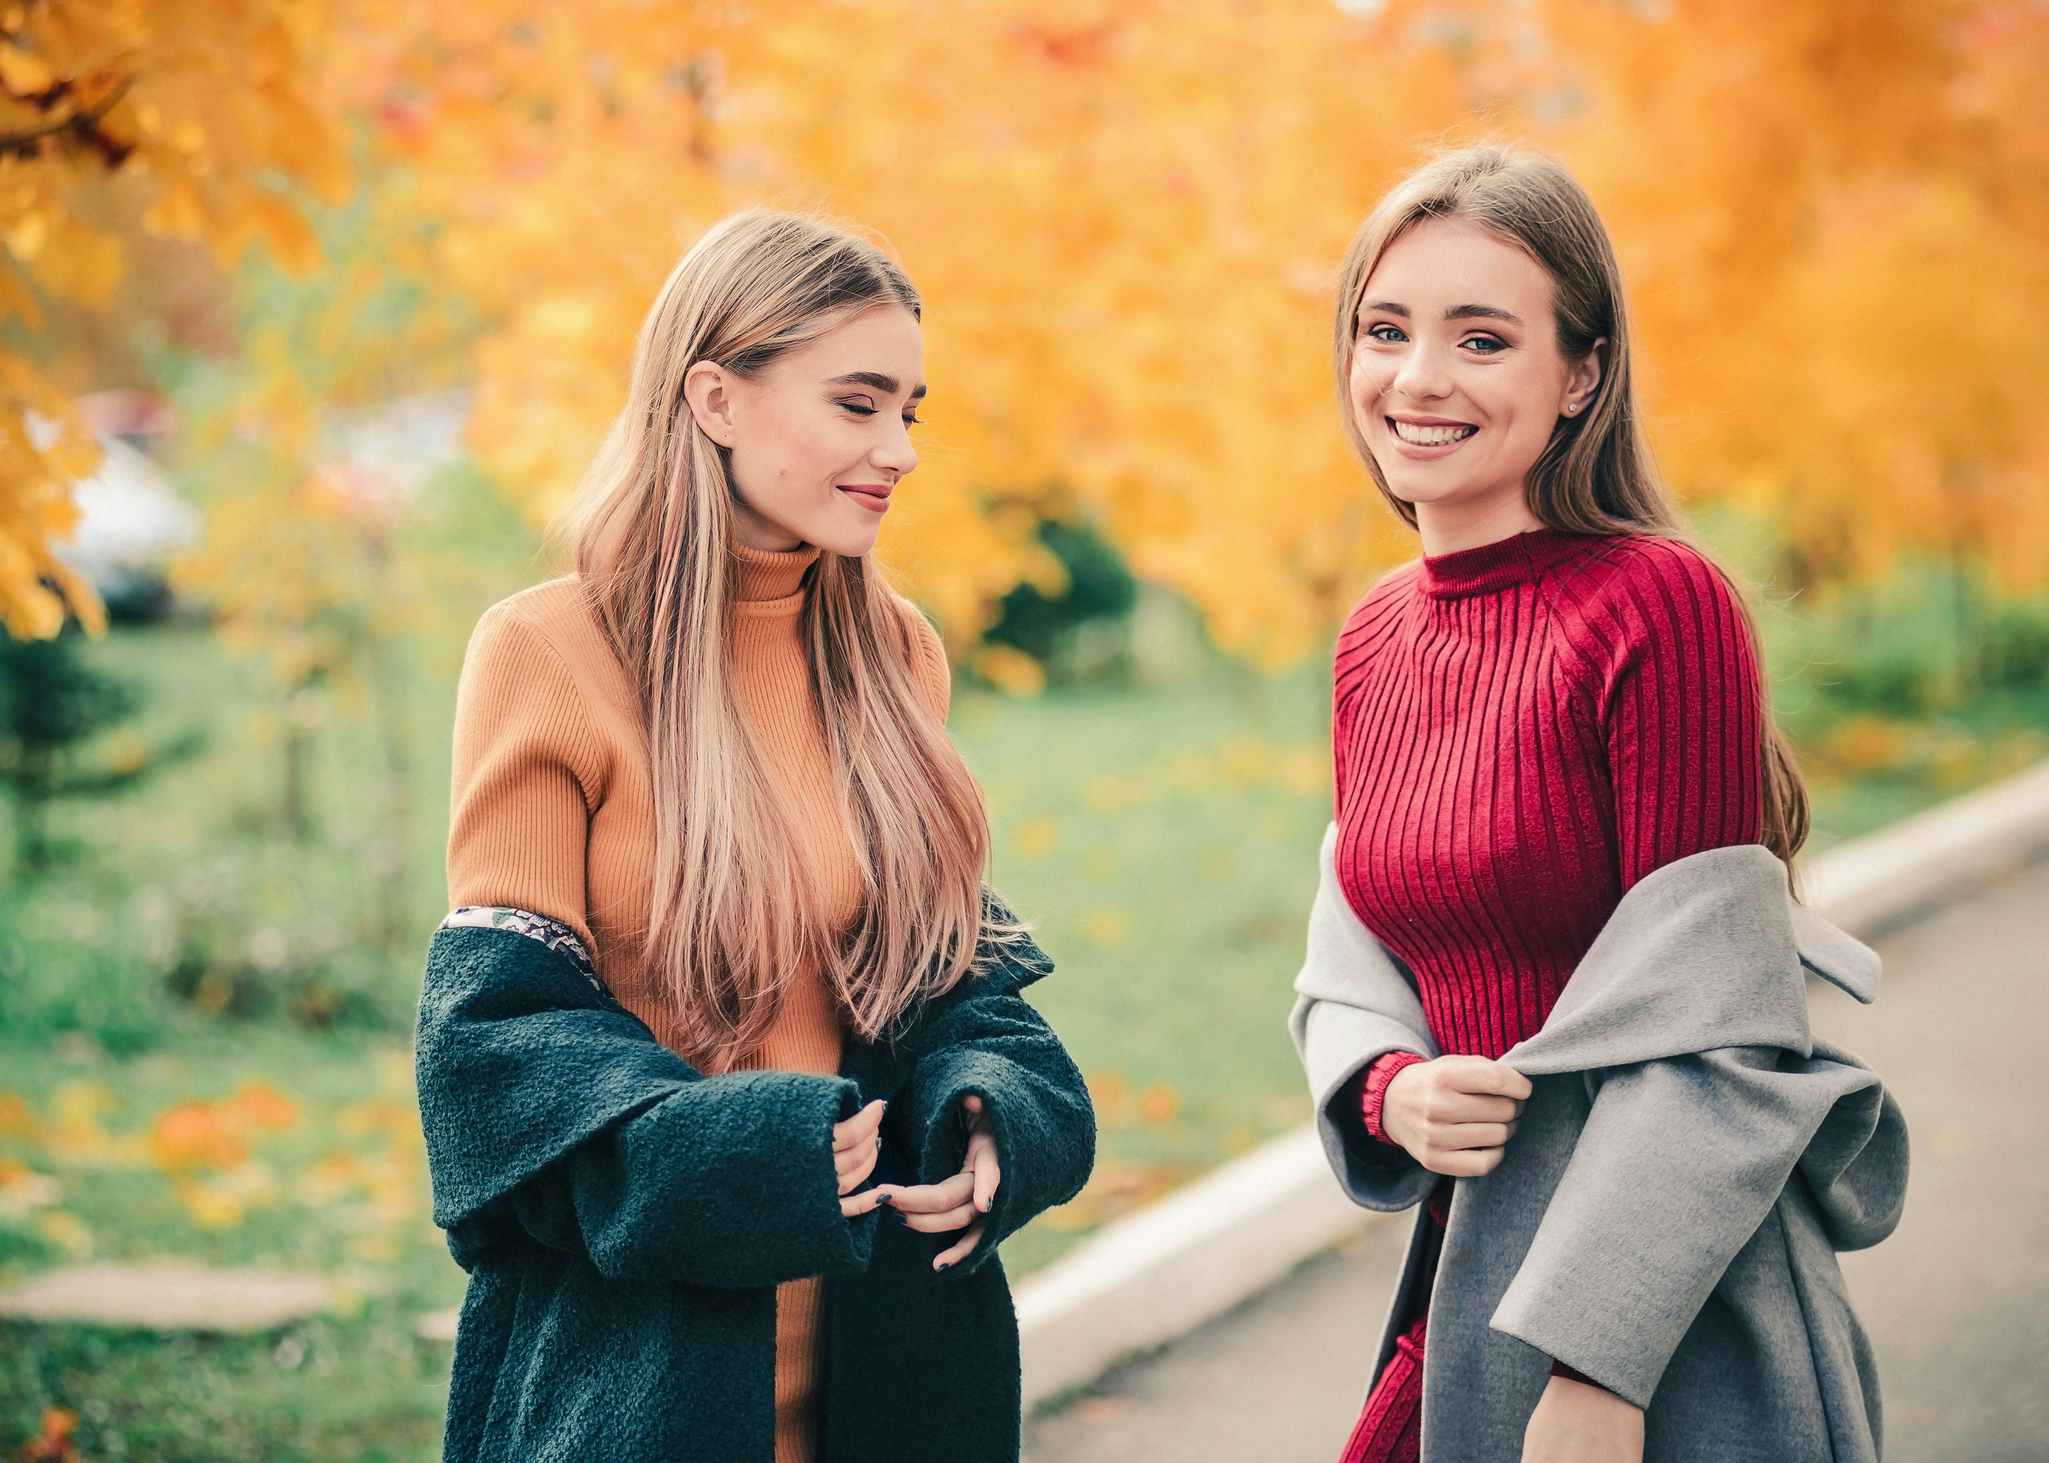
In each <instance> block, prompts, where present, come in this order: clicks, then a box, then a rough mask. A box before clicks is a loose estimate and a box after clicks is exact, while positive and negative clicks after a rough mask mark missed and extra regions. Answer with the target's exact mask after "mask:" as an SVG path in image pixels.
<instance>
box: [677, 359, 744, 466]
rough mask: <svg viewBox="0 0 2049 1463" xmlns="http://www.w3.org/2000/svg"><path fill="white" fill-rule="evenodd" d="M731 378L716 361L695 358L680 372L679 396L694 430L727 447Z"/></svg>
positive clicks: (730, 427)
mask: <svg viewBox="0 0 2049 1463" xmlns="http://www.w3.org/2000/svg"><path fill="white" fill-rule="evenodd" d="M732 386H733V378H732V377H731V376H729V375H727V374H726V368H725V367H724V366H721V365H719V364H718V363H717V362H716V361H699V362H698V363H697V364H696V365H694V366H692V367H691V368H690V369H689V370H688V371H686V372H684V373H683V399H684V401H686V402H688V403H689V405H690V415H691V416H692V417H693V418H694V419H695V420H696V422H697V429H698V430H699V431H700V432H703V433H704V435H705V436H707V437H709V438H711V439H712V441H714V442H716V443H718V444H719V446H721V447H731V446H732V445H733V439H734V436H735V435H736V434H735V432H734V427H733V391H732Z"/></svg>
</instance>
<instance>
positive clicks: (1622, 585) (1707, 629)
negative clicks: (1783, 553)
mask: <svg viewBox="0 0 2049 1463" xmlns="http://www.w3.org/2000/svg"><path fill="white" fill-rule="evenodd" d="M1547 587H1548V589H1549V591H1550V593H1549V595H1548V598H1549V600H1550V604H1551V611H1552V615H1553V617H1554V624H1555V627H1556V631H1557V635H1558V641H1555V642H1554V643H1561V642H1562V646H1563V648H1564V649H1565V650H1566V651H1567V652H1568V653H1569V655H1570V657H1571V659H1573V660H1574V661H1577V662H1578V663H1579V664H1580V665H1581V666H1583V667H1584V669H1585V670H1586V672H1587V673H1588V674H1590V675H1593V676H1596V677H1598V678H1602V679H1606V678H1607V677H1610V676H1612V675H1613V674H1614V673H1615V672H1616V671H1617V670H1618V669H1619V668H1620V667H1622V666H1625V665H1628V664H1630V663H1633V662H1636V661H1639V660H1642V659H1644V658H1645V657H1647V656H1653V655H1656V656H1667V655H1669V654H1670V652H1671V651H1672V650H1673V648H1675V647H1678V646H1691V647H1694V648H1695V652H1696V656H1698V655H1700V654H1706V653H1707V651H1706V649H1705V648H1706V647H1712V646H1719V647H1723V648H1724V652H1725V654H1726V655H1727V656H1729V657H1735V656H1737V655H1739V654H1743V655H1748V654H1751V653H1753V652H1752V651H1751V642H1752V634H1751V631H1750V630H1749V628H1748V616H1747V615H1746V614H1745V612H1744V608H1743V596H1742V594H1741V592H1740V591H1739V590H1738V589H1737V587H1736V585H1735V584H1734V583H1732V582H1731V581H1730V579H1729V578H1728V577H1727V576H1726V575H1725V573H1724V571H1723V570H1722V568H1721V567H1720V566H1719V565H1718V564H1717V563H1716V562H1715V560H1714V559H1713V558H1712V557H1711V556H1710V555H1709V554H1708V553H1707V552H1706V551H1705V550H1703V549H1701V548H1699V547H1698V546H1696V545H1694V544H1692V543H1689V542H1687V541H1686V540H1685V539H1681V538H1673V537H1669V536H1666V535H1663V534H1651V533H1628V534H1613V535H1608V536H1604V537H1602V538H1601V539H1599V540H1598V541H1597V542H1595V543H1593V544H1591V545H1590V546H1589V548H1588V549H1587V551H1586V552H1585V553H1583V554H1580V555H1578V556H1576V557H1575V558H1573V559H1571V560H1569V561H1568V562H1566V563H1564V564H1562V565H1560V566H1559V568H1558V571H1557V573H1556V575H1555V577H1554V578H1553V580H1552V583H1551V584H1550V585H1549V586H1547Z"/></svg>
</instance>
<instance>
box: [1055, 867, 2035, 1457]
mask: <svg viewBox="0 0 2049 1463" xmlns="http://www.w3.org/2000/svg"><path fill="white" fill-rule="evenodd" d="M1877 948H1878V951H1879V953H1880V955H1881V956H1882V957H1883V959H1884V963H1885V987H1884V990H1883V991H1882V993H1881V995H1880V997H1879V1000H1878V1003H1877V1004H1876V1005H1875V1006H1872V1007H1869V1008H1866V1007H1861V1006H1858V1005H1856V1004H1855V1003H1854V1002H1852V1001H1851V1000H1850V999H1849V998H1848V997H1846V996H1842V995H1840V994H1839V993H1837V992H1836V991H1834V989H1833V988H1829V989H1826V990H1824V991H1822V992H1821V993H1820V994H1818V995H1817V997H1816V1000H1815V1008H1814V1027H1815V1032H1816V1034H1817V1035H1820V1036H1824V1037H1827V1038H1828V1039H1829V1040H1831V1041H1834V1042H1836V1043H1837V1044H1839V1045H1841V1046H1844V1047H1847V1048H1848V1049H1849V1050H1851V1051H1853V1052H1855V1053H1857V1054H1858V1055H1859V1056H1860V1057H1862V1058H1863V1059H1864V1060H1865V1061H1866V1062H1868V1063H1869V1064H1870V1065H1871V1066H1872V1067H1874V1068H1875V1069H1876V1070H1877V1071H1878V1072H1880V1073H1881V1074H1882V1075H1883V1076H1884V1077H1885V1079H1886V1081H1887V1083H1888V1085H1889V1086H1890V1087H1891V1088H1892V1090H1893V1092H1894V1093H1895V1094H1896V1095H1897V1097H1898V1099H1899V1101H1900V1104H1901V1106H1902V1107H1903V1108H1904V1109H1905V1111H1906V1114H1907V1122H1908V1127H1909V1132H1910V1134H1911V1136H1912V1142H1913V1162H1912V1179H1911V1182H1910V1185H1909V1189H1908V1199H1907V1211H1906V1217H1905V1219H1904V1220H1903V1221H1902V1222H1901V1225H1900V1228H1899V1230H1898V1231H1897V1232H1896V1233H1895V1234H1894V1235H1893V1237H1892V1238H1891V1239H1889V1240H1888V1241H1886V1242H1885V1243H1884V1244H1882V1245H1880V1246H1878V1247H1877V1248H1875V1249H1872V1250H1868V1251H1865V1252H1863V1253H1861V1254H1855V1255H1846V1256H1844V1257H1843V1268H1844V1272H1845V1274H1846V1276H1847V1277H1848V1280H1849V1284H1850V1291H1851V1295H1852V1297H1853V1299H1854V1300H1855V1302H1856V1304H1857V1307H1858V1310H1859V1313H1860V1314H1861V1315H1862V1316H1863V1318H1864V1322H1865V1324H1866V1327H1867V1328H1868V1329H1869V1331H1870V1332H1871V1336H1872V1340H1873V1344H1874V1345H1875V1347H1876V1348H1877V1351H1878V1358H1879V1370H1880V1376H1881V1379H1882V1386H1883V1394H1884V1399H1885V1422H1886V1456H1887V1457H1888V1458H1890V1459H1899V1460H1909V1463H2049V1362H2045V1360H2044V1358H2045V1357H2049V1102H2045V1101H2044V1100H2043V1098H2042V1096H2041V1094H2040V1093H2038V1092H2036V1091H2034V1082H2033V1080H2030V1074H2034V1073H2038V1072H2039V1071H2040V1070H2041V1067H2042V1059H2041V1051H2042V1046H2043V1043H2044V1040H2045V1037H2049V862H2038V863H2035V864H2032V865H2030V866H2028V867H2026V868H2023V869H2019V870H2016V871H2014V872H2013V873H2011V874H2010V875H2008V876H2007V877H2006V878H2003V879H2001V880H1999V881H1998V882H1996V883H1995V884H1992V885H1991V886H1989V887H1987V888H1984V889H1982V890H1981V891H1979V892H1978V893H1977V894H1975V895H1974V896H1972V897H1971V898H1970V899H1969V900H1967V901H1965V902H1963V903H1960V904H1957V905H1953V906H1951V907H1950V908H1947V909H1944V910H1941V911H1939V912H1937V913H1935V914H1933V915H1930V916H1928V917H1927V918H1925V919H1922V920H1920V921H1919V922H1917V923H1915V924H1913V925H1911V926H1909V927H1907V928H1905V929H1902V930H1900V931H1898V932H1896V933H1894V934H1892V935H1891V936H1889V937H1887V938H1885V939H1883V940H1881V941H1880V942H1879V943H1878V947H1877ZM1405 1222H1406V1221H1404V1223H1405ZM1401 1228H1402V1225H1400V1224H1393V1223H1386V1222H1382V1223H1378V1224H1375V1225H1374V1226H1373V1227H1371V1228H1370V1229H1369V1230H1368V1231H1367V1232H1366V1233H1365V1235H1364V1236H1363V1237H1362V1238H1361V1239H1360V1240H1359V1241H1357V1242H1356V1243H1355V1244H1353V1245H1352V1246H1350V1247H1349V1248H1348V1249H1347V1250H1345V1251H1341V1252H1339V1253H1336V1254H1332V1255H1327V1256H1324V1257H1323V1258H1321V1259H1318V1260H1315V1261H1312V1262H1310V1263H1309V1264H1308V1265H1305V1266H1304V1267H1302V1268H1301V1269H1300V1270H1298V1271H1297V1272H1296V1273H1295V1274H1294V1275H1293V1276H1292V1277H1290V1279H1289V1280H1287V1281H1286V1282H1284V1283H1283V1284H1282V1285H1280V1286H1278V1287H1277V1288H1275V1289H1274V1290H1272V1291H1270V1292H1268V1293H1267V1294H1266V1295H1263V1296H1260V1297H1258V1298H1256V1299H1254V1300H1252V1301H1250V1302H1248V1303H1247V1304H1246V1305H1244V1306H1242V1307H1240V1308H1239V1309H1238V1310H1237V1311H1235V1312H1233V1313H1232V1314H1231V1315H1229V1316H1226V1317H1224V1318H1222V1319H1221V1320H1219V1321H1217V1322H1215V1323H1213V1324H1212V1325H1210V1326H1209V1327H1207V1328H1205V1329H1204V1330H1202V1331H1199V1332H1197V1333H1196V1334H1195V1335H1193V1336H1191V1337H1188V1338H1186V1339H1185V1340H1183V1341H1181V1342H1179V1343H1177V1344H1176V1345H1174V1346H1173V1347H1171V1348H1169V1349H1168V1350H1166V1351H1165V1352H1163V1353H1161V1354H1159V1355H1156V1356H1154V1357H1151V1358H1148V1359H1145V1360H1141V1361H1138V1362H1134V1363H1132V1364H1130V1365H1128V1366H1126V1367H1124V1368H1122V1369H1120V1370H1119V1371H1117V1372H1114V1373H1112V1374H1111V1375H1110V1376H1109V1377H1108V1378H1106V1379H1104V1381H1103V1383H1102V1384H1101V1385H1100V1386H1099V1387H1098V1388H1097V1389H1096V1390H1095V1392H1094V1394H1093V1395H1091V1396H1088V1397H1085V1398H1083V1399H1082V1400H1080V1401H1078V1402H1075V1403H1073V1404H1071V1405H1070V1406H1068V1407H1067V1408H1065V1409H1064V1410H1062V1411H1060V1412H1058V1413H1055V1414H1052V1415H1046V1416H1041V1417H1038V1418H1035V1419H1034V1420H1033V1422H1032V1425H1031V1426H1030V1427H1029V1428H1028V1429H1027V1433H1026V1446H1025V1459H1026V1463H1130V1460H1142V1459H1161V1460H1167V1459H1173V1460H1183V1459H1186V1460H1201V1463H1208V1460H1218V1463H1223V1460H1238V1459H1250V1460H1256V1463H1333V1460H1334V1459H1336V1457H1337V1455H1338V1450H1339V1448H1340V1447H1341V1445H1342V1444H1343V1441H1344V1438H1345V1435H1346V1433H1347V1432H1348V1431H1349V1429H1350V1426H1351V1422H1352V1419H1353V1417H1354V1415H1355V1413H1356V1410H1357V1407H1358V1403H1359V1400H1360V1393H1361V1390H1362V1388H1363V1387H1364V1384H1365V1369H1366V1368H1367V1367H1368V1366H1369V1365H1370V1364H1371V1357H1372V1350H1373V1343H1374V1340H1375V1334H1376V1331H1377V1328H1378V1323H1379V1318H1380V1313H1381V1307H1382V1306H1383V1305H1384V1304H1385V1303H1386V1297H1387V1295H1388V1294H1389V1292H1390V1291H1391V1289H1392V1287H1393V1284H1394V1272H1395V1266H1396V1263H1397V1261H1398V1259H1399V1250H1400V1243H1401V1234H1400V1232H1399V1231H1400V1230H1401Z"/></svg>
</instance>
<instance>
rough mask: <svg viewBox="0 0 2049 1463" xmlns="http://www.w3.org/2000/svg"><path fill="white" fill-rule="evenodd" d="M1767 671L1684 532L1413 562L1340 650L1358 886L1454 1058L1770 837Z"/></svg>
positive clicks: (1342, 741) (1344, 810)
mask: <svg viewBox="0 0 2049 1463" xmlns="http://www.w3.org/2000/svg"><path fill="white" fill-rule="evenodd" d="M1759 706H1760V688H1759V677H1758V661H1757V655H1756V651H1755V649H1754V648H1753V646H1752V644H1751V641H1750V636H1749V634H1748V632H1747V630H1746V628H1745V625H1744V621H1743V618H1742V614H1741V611H1740V608H1739V606H1738V604H1737V601H1736V598H1735V596H1734V593H1733V592H1732V591H1731V590H1730V588H1729V587H1728V585H1727V583H1726V582H1725V581H1724V580H1723V579H1722V577H1721V576H1720V574H1719V573H1717V572H1716V570H1715V568H1714V566H1713V565H1711V564H1710V563H1709V562H1708V561H1707V559H1706V558H1704V557H1703V556H1702V555H1701V554H1699V553H1698V552H1697V551H1695V550H1694V549H1691V548H1689V547H1687V546H1685V545H1683V544H1680V543H1677V542H1675V541H1673V540H1669V539H1658V538H1651V537H1647V536H1639V535H1629V536H1624V537H1598V536H1591V535H1584V534H1569V533H1564V532H1562V531H1560V530H1557V529H1550V528H1542V529H1536V530H1533V531H1531V532H1528V533H1522V534H1516V535H1514V536H1512V537H1510V538H1506V539H1501V540H1498V541H1497V542H1495V543H1491V544H1481V545H1479V546H1478V547H1475V548H1470V549H1461V550H1458V551H1457V552H1454V553H1448V554H1440V555H1437V556H1435V557H1426V558H1423V559H1421V560H1416V561H1412V562H1411V563H1409V564H1405V565H1403V566H1402V567H1401V568H1399V569H1396V570H1394V571H1393V572H1392V573H1390V574H1389V575H1387V576H1386V577H1385V578H1383V579H1382V580H1381V581H1380V582H1379V583H1378V584H1376V585H1375V586H1374V587H1373V589H1372V590H1371V591H1370V592H1368V594H1367V595H1366V597H1365V599H1364V600H1362V601H1361V602H1360V604H1359V606H1358V607H1357V608H1356V609H1354V610H1353V611H1352V613H1351V615H1350V617H1349V618H1348V619H1347V620H1346V622H1345V627H1344V630H1343V632H1342V633H1341V634H1340V635H1339V637H1338V647H1337V655H1336V659H1335V685H1334V695H1333V700H1332V744H1333V748H1334V752H1335V758H1336V784H1337V822H1338V853H1337V873H1338V880H1339V883H1340V885H1341V886H1342V887H1343V889H1344V892H1345V895H1346V897H1347V898H1348V899H1349V900H1350V901H1351V904H1352V907H1353V909H1354V910H1356V911H1357V912H1358V915H1359V918H1360V919H1361V920H1363V921H1364V922H1365V924H1366V926H1367V928H1369V929H1370V930H1372V931H1373V933H1374V934H1375V935H1376V936H1378V937H1379V938H1380V939H1381V941H1382V942H1383V943H1385V944H1386V945H1387V947H1388V948H1389V949H1391V950H1392V951H1394V953H1395V954H1397V955H1399V956H1400V957H1401V958H1402V960H1403V961H1404V962H1405V963H1406V964H1407V965H1408V967H1409V970H1410V971H1411V973H1413V974H1414V976H1415V977H1416V982H1417V985H1418V987H1419V988H1420V990H1421V992H1422V997H1423V1010H1424V1014H1425V1015H1426V1016H1427V1017H1428V1019H1429V1022H1430V1032H1431V1035H1432V1036H1434V1037H1435V1038H1436V1039H1437V1041H1438V1043H1439V1045H1440V1046H1441V1048H1442V1049H1443V1050H1444V1051H1445V1052H1447V1053H1451V1052H1464V1053H1473V1054H1476V1055H1479V1056H1483V1057H1499V1056H1500V1055H1501V1054H1502V1053H1503V1052H1505V1051H1507V1050H1508V1049H1509V1048H1510V1047H1511V1046H1513V1045H1515V1043H1516V1042H1518V1041H1520V1040H1522V1039H1523V1038H1524V1037H1526V1036H1529V1035H1531V1034H1533V1033H1534V1032H1535V1031H1536V1030H1537V1029H1538V1028H1539V1027H1540V1026H1542V1025H1543V1023H1544V1018H1545V1016H1546V1015H1548V1014H1549V1013H1550V1010H1551V1007H1552V1005H1553V1003H1554V1002H1556V1001H1557V999H1558V993H1559V991H1560V990H1561V989H1563V988H1564V985H1565V979H1566V977H1567V976H1568V975H1569V974H1571V972H1572V969H1573V967H1574V966H1575V965H1577V964H1578V963H1579V960H1580V958H1581V957H1582V956H1583V955H1585V953H1586V951H1587V949H1588V947H1589V946H1591V945H1592V944H1593V941H1594V937H1595V935H1597V934H1598V933H1600V930H1601V926H1602V925H1603V924H1604V923H1606V921H1607V919H1608V916H1609V915H1610V914H1611V913H1613V911H1614V909H1615V906H1616V904H1617V903H1618V902H1619V901H1620V900H1621V897H1622V895H1623V893H1624V892H1625V891H1627V890H1628V889H1629V887H1630V886H1631V885H1633V884H1634V883H1636V881H1637V880H1639V879H1641V878H1642V877H1643V876H1644V875H1645V874H1648V873H1649V872H1650V871H1651V870H1653V869H1655V868H1657V867H1658V866H1660V865H1661V864H1665V863H1669V862H1670V861H1671V860H1673V859H1676V858H1681V857H1683V856H1685V855H1686V854H1689V853H1696V852H1698V851H1700V850H1701V849H1704V848H1717V847H1721V846H1723V845H1725V844H1731V843H1751V842H1756V841H1757V840H1758V839H1759V838H1760V837H1761V836H1762V832H1763V771H1764V760H1763V748H1762V741H1761V724H1760V720H1759Z"/></svg>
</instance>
